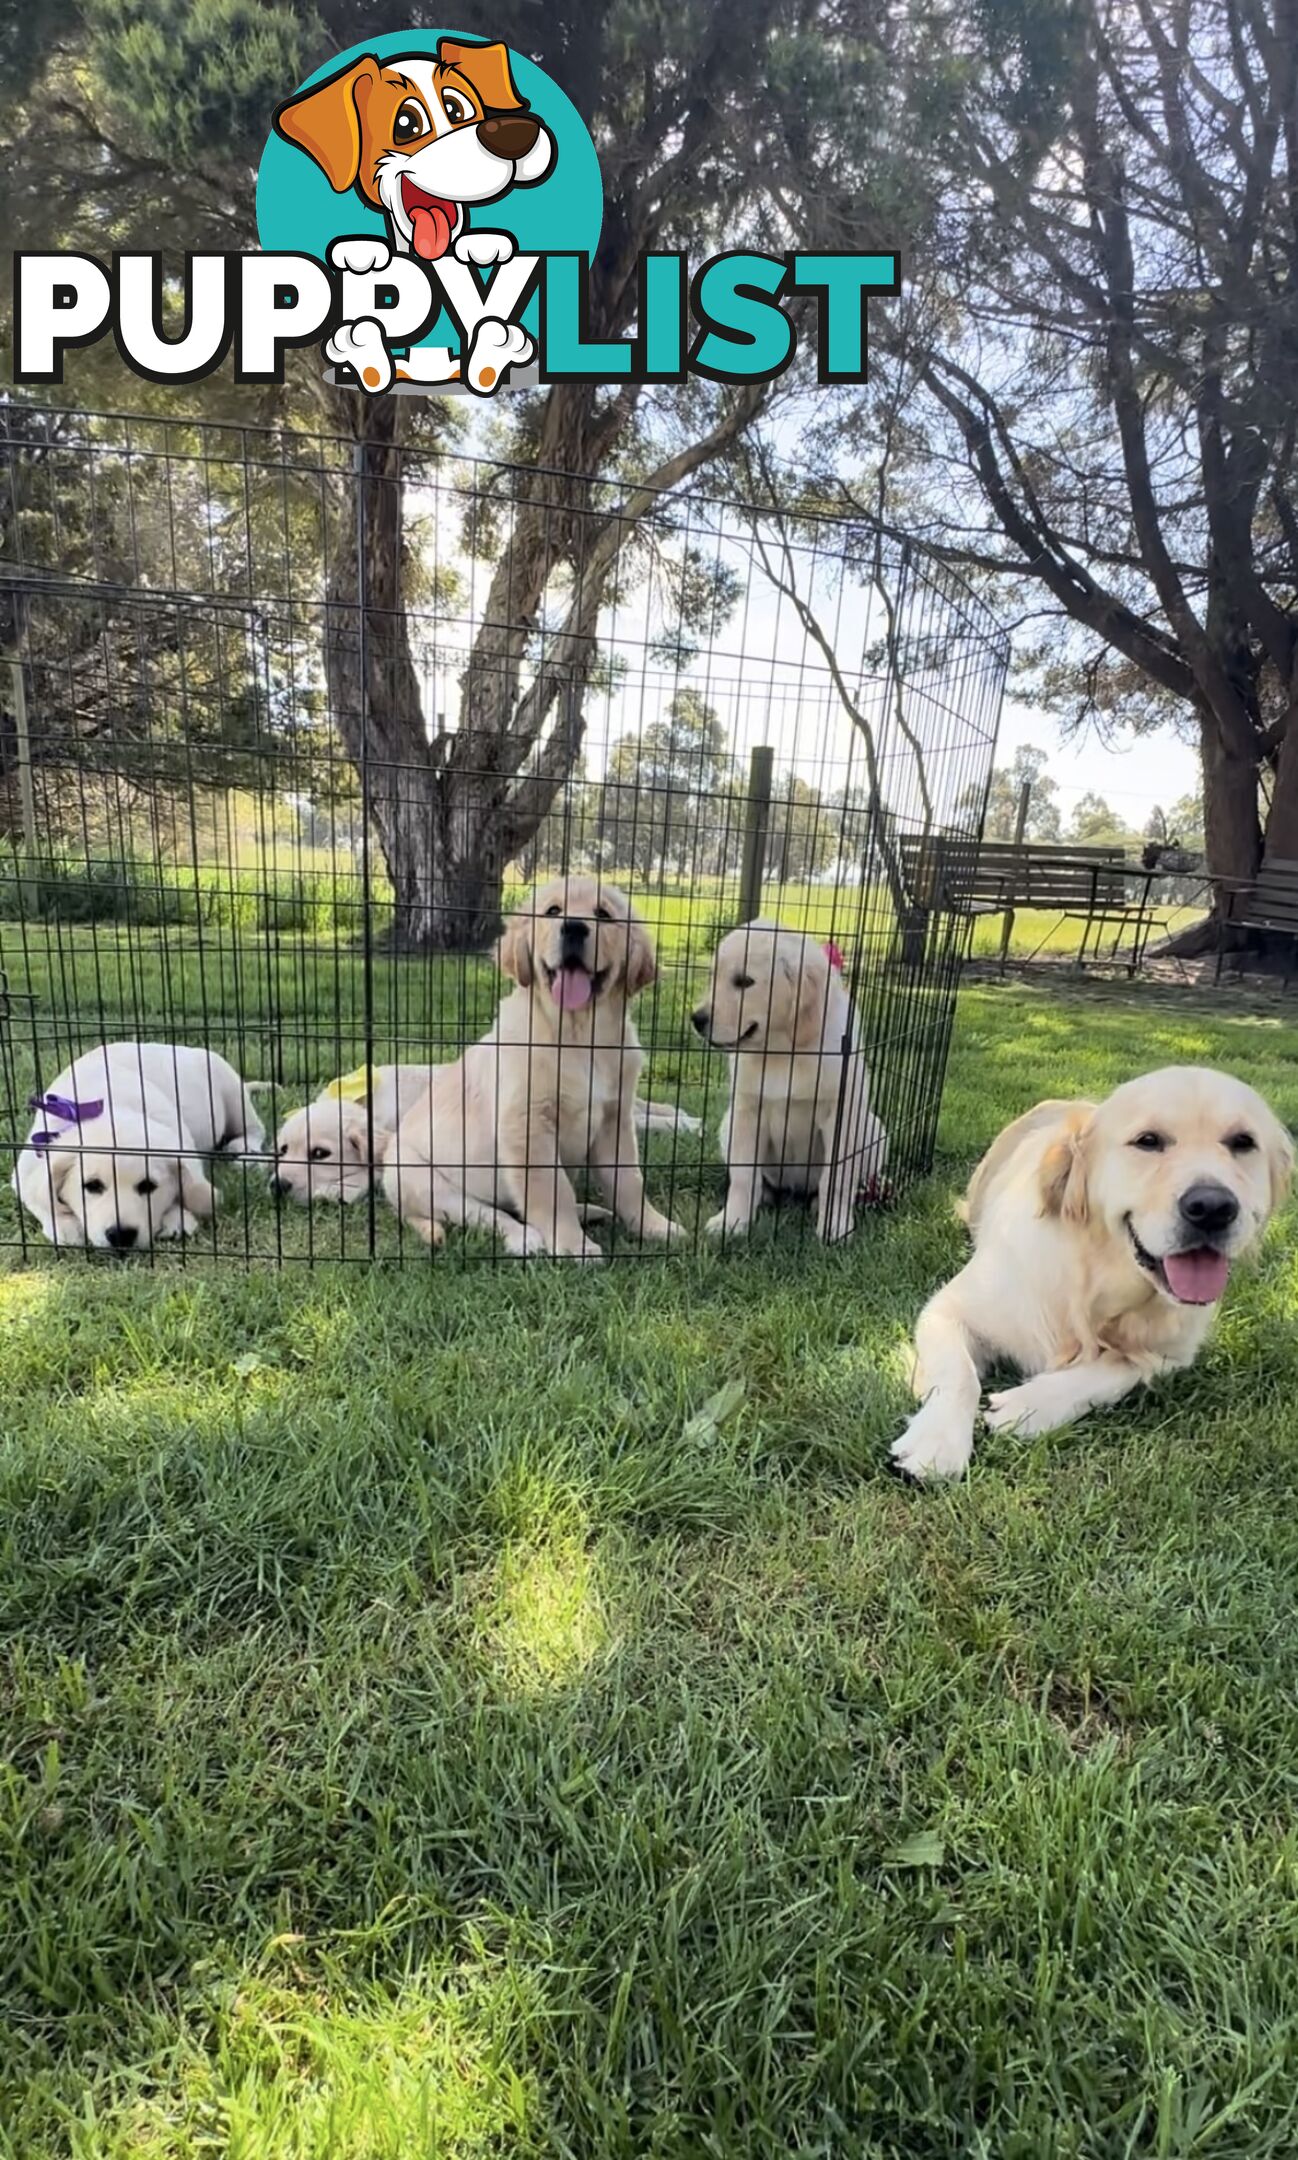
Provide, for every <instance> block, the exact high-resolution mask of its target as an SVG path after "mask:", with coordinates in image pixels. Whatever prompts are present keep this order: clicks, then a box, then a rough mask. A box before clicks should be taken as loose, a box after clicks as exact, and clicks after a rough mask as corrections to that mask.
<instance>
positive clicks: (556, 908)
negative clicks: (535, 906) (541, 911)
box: [545, 900, 563, 915]
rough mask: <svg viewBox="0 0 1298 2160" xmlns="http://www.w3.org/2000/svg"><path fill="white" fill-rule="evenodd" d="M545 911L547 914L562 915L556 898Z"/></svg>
mask: <svg viewBox="0 0 1298 2160" xmlns="http://www.w3.org/2000/svg"><path fill="white" fill-rule="evenodd" d="M545 912H546V914H547V915H562V913H563V909H562V908H561V907H560V905H559V903H558V901H557V900H556V901H555V902H554V904H553V906H551V907H548V908H547V909H546V911H545Z"/></svg>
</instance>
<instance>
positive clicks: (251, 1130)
mask: <svg viewBox="0 0 1298 2160" xmlns="http://www.w3.org/2000/svg"><path fill="white" fill-rule="evenodd" d="M30 1108H31V1109H32V1111H33V1112H34V1118H33V1122H32V1127H31V1131H30V1132H29V1134H28V1136H27V1144H26V1146H25V1147H24V1149H23V1151H22V1153H21V1155H20V1156H19V1158H18V1165H17V1168H16V1169H15V1171H14V1175H13V1188H14V1191H15V1192H16V1193H17V1195H18V1198H19V1199H20V1200H21V1202H22V1204H23V1206H24V1207H25V1208H26V1209H27V1211H28V1213H29V1214H31V1215H33V1216H35V1218H36V1221H37V1222H38V1223H39V1224H40V1226H41V1229H42V1230H43V1231H44V1233H45V1236H46V1237H47V1238H48V1239H49V1241H50V1243H51V1245H81V1246H87V1245H89V1246H97V1247H100V1248H102V1249H106V1250H107V1251H109V1252H117V1253H125V1252H139V1251H144V1250H146V1249H147V1248H148V1247H149V1246H150V1245H152V1244H154V1243H156V1241H157V1240H158V1239H159V1238H172V1237H188V1236H190V1235H191V1234H192V1233H193V1232H194V1231H195V1230H197V1228H198V1226H199V1223H200V1222H201V1221H203V1220H205V1219H206V1218H207V1217H208V1216H210V1215H211V1214H212V1213H213V1211H214V1208H215V1205H216V1196H215V1194H214V1192H213V1190H212V1187H211V1185H210V1184H209V1182H208V1179H207V1176H206V1174H205V1171H204V1167H203V1165H204V1159H205V1158H206V1157H207V1156H209V1155H214V1154H218V1153H221V1154H226V1155H260V1154H262V1153H263V1152H264V1148H265V1133H264V1131H263V1128H262V1123H261V1119H260V1118H259V1117H258V1115H257V1112H256V1110H255V1109H254V1108H253V1104H252V1099H251V1096H250V1095H249V1092H248V1089H247V1088H246V1087H245V1086H244V1083H243V1081H242V1080H241V1079H240V1077H239V1075H238V1073H237V1072H236V1071H235V1070H234V1067H233V1066H232V1065H228V1064H227V1063H226V1061H225V1059H224V1058H223V1057H218V1056H217V1055H216V1053H215V1051H212V1050H195V1049H191V1048H188V1047H186V1046H185V1045H184V1044H179V1043H135V1042H126V1043H103V1044H101V1045H100V1046H99V1047H98V1048H97V1049H95V1050H87V1051H85V1052H84V1053H83V1054H82V1056H81V1057H79V1058H76V1059H74V1060H73V1062H72V1064H71V1065H68V1066H65V1068H64V1070H63V1071H62V1072H61V1073H60V1074H59V1075H58V1078H57V1079H56V1080H55V1081H54V1082H53V1084H52V1085H51V1087H50V1088H49V1089H48V1090H47V1091H46V1092H45V1093H44V1094H43V1095H34V1096H33V1097H32V1098H31V1104H30Z"/></svg>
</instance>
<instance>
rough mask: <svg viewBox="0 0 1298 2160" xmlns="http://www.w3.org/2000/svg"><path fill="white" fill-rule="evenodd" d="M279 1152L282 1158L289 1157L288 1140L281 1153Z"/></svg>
mask: <svg viewBox="0 0 1298 2160" xmlns="http://www.w3.org/2000/svg"><path fill="white" fill-rule="evenodd" d="M279 1152H280V1155H281V1156H284V1155H287V1153H288V1142H287V1140H286V1141H285V1142H284V1145H283V1147H282V1148H281V1149H280V1151H279Z"/></svg>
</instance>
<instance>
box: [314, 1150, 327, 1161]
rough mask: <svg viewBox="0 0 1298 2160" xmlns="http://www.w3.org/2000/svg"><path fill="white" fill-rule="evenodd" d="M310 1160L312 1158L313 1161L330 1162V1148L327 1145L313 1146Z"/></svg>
mask: <svg viewBox="0 0 1298 2160" xmlns="http://www.w3.org/2000/svg"><path fill="white" fill-rule="evenodd" d="M310 1160H311V1161H312V1162H328V1160H329V1150H328V1148H327V1147H313V1148H312V1150H311V1155H310Z"/></svg>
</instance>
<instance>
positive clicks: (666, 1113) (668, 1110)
mask: <svg viewBox="0 0 1298 2160" xmlns="http://www.w3.org/2000/svg"><path fill="white" fill-rule="evenodd" d="M438 1070H439V1068H438V1067H437V1066H436V1065H369V1066H366V1065H362V1066H359V1067H358V1068H357V1070H356V1071H355V1072H354V1073H346V1074H344V1075H343V1077H342V1078H341V1079H339V1080H333V1081H331V1082H330V1084H329V1086H328V1087H327V1088H325V1089H324V1090H323V1092H322V1093H321V1094H320V1095H318V1096H317V1097H316V1100H315V1101H314V1102H313V1103H307V1104H306V1105H305V1107H304V1108H303V1109H301V1110H295V1111H294V1112H293V1114H292V1116H291V1117H287V1118H285V1120H284V1123H283V1124H282V1125H281V1126H280V1129H279V1132H278V1133H277V1134H276V1137H275V1156H276V1162H275V1176H274V1178H273V1179H272V1181H271V1183H272V1189H273V1191H274V1192H275V1193H276V1194H277V1195H278V1197H279V1198H280V1199H282V1200H296V1201H297V1202H298V1204H299V1206H301V1207H309V1206H310V1205H311V1203H312V1201H313V1200H333V1201H343V1202H347V1201H351V1200H360V1199H363V1198H364V1196H365V1194H366V1193H367V1192H368V1191H369V1189H370V1186H371V1185H372V1184H373V1182H374V1175H375V1171H376V1169H380V1168H381V1167H382V1164H383V1158H384V1156H385V1154H386V1153H387V1147H388V1142H389V1141H390V1140H391V1138H392V1135H393V1134H394V1133H395V1131H396V1129H397V1127H398V1125H399V1124H400V1123H401V1120H402V1118H403V1117H405V1115H406V1113H407V1112H408V1111H410V1110H413V1109H414V1107H415V1105H416V1103H418V1102H421V1101H422V1100H423V1098H424V1096H425V1095H426V1094H427V1093H428V1089H429V1087H430V1085H431V1083H432V1079H433V1075H434V1074H435V1073H436V1072H437V1071H438ZM633 1108H634V1112H635V1121H636V1125H637V1127H638V1129H639V1130H640V1131H641V1132H697V1131H698V1129H699V1121H698V1119H697V1118H696V1117H691V1116H690V1114H689V1112H688V1110H677V1109H675V1108H673V1107H672V1105H671V1104H669V1103H655V1102H645V1101H643V1100H642V1098H641V1097H640V1096H637V1097H636V1100H635V1103H634V1105H633ZM371 1148H372V1153H371Z"/></svg>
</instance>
